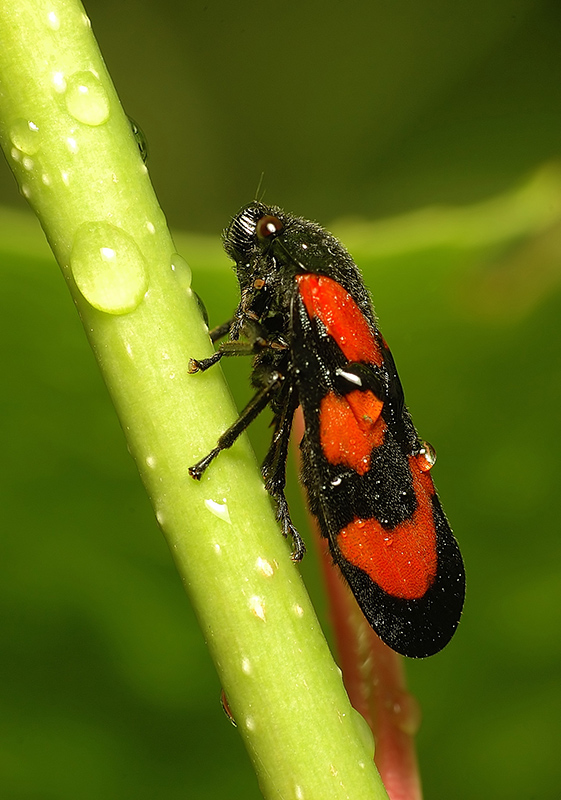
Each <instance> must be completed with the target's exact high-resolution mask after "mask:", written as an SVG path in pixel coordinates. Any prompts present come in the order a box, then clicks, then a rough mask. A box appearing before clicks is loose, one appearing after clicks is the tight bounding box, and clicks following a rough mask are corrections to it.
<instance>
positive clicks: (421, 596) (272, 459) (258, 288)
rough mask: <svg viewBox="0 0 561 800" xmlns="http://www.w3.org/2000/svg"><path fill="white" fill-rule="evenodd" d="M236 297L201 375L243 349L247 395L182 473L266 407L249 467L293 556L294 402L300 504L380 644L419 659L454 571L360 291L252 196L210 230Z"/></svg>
mask: <svg viewBox="0 0 561 800" xmlns="http://www.w3.org/2000/svg"><path fill="white" fill-rule="evenodd" d="M224 247H225V250H226V253H227V254H228V255H229V256H230V257H231V258H232V259H233V261H235V265H236V267H235V268H236V271H237V276H238V280H239V284H240V291H241V299H240V303H239V305H238V307H237V309H236V311H235V313H234V316H233V318H232V319H231V320H228V322H226V323H224V324H223V325H221V326H219V327H218V328H215V329H214V330H213V331H212V332H211V338H212V340H213V341H217V340H218V339H220V338H223V337H224V336H226V334H229V339H228V340H227V341H225V342H223V343H222V344H221V345H220V346H219V348H218V349H217V350H216V352H215V353H214V355H212V356H211V357H210V358H206V359H203V360H200V361H198V360H196V359H192V360H191V362H190V366H189V371H190V372H193V373H194V372H199V371H204V370H206V369H208V368H209V367H211V366H212V365H213V364H216V363H217V362H218V361H219V360H220V359H221V358H224V357H227V356H240V355H251V356H253V372H252V383H253V385H254V387H255V389H256V393H255V395H254V397H253V399H252V400H250V402H249V403H248V405H247V406H246V407H245V409H244V410H243V411H242V412H241V414H240V416H239V418H238V420H237V421H236V422H235V423H234V424H233V425H232V426H231V427H230V428H228V430H226V431H225V432H224V433H223V434H222V435H221V436H220V438H219V439H218V442H217V444H216V447H214V449H213V450H211V451H210V453H208V455H207V456H206V457H205V458H202V459H201V460H200V461H199V462H198V463H197V464H195V465H194V466H193V467H191V468H190V470H189V472H190V474H191V476H192V477H193V478H196V479H200V477H201V475H202V473H203V472H204V471H205V470H206V469H207V467H208V466H209V464H210V463H211V462H212V461H213V459H214V458H216V456H217V455H218V454H219V453H220V452H221V451H222V450H224V449H226V448H228V447H230V446H231V445H232V444H233V443H234V441H235V440H236V439H237V437H238V436H239V435H240V433H241V432H242V431H243V430H245V428H247V426H248V425H249V424H250V423H251V422H252V420H254V419H255V417H257V415H258V414H259V413H260V412H261V411H262V410H263V409H264V408H265V407H266V406H267V405H270V406H271V408H272V411H273V427H274V434H273V439H272V442H271V445H270V448H269V450H268V453H267V455H266V457H265V461H264V463H263V468H262V470H263V477H264V479H265V483H266V487H267V490H268V491H269V493H270V494H271V496H272V497H273V498H274V500H275V501H276V505H277V518H278V519H279V521H280V522H281V524H282V529H283V533H284V535H285V536H287V535H289V536H291V537H292V541H293V558H294V560H299V559H301V558H302V556H303V555H304V552H305V546H304V543H303V541H302V539H301V537H300V535H299V533H298V531H297V530H296V529H295V527H294V525H293V524H292V521H291V519H290V513H289V510H288V505H287V502H286V499H285V495H284V489H285V468H286V458H287V451H288V444H289V437H290V429H291V426H292V420H293V416H294V413H295V411H296V409H297V408H298V406H299V405H301V407H302V410H303V414H304V422H305V431H304V435H303V438H302V441H301V444H300V448H301V455H302V474H301V478H302V482H303V484H304V486H305V488H306V492H307V496H308V504H309V507H310V510H311V511H312V513H313V514H314V516H315V517H316V518H317V520H318V523H319V527H320V531H321V533H322V535H323V536H324V537H325V538H326V539H327V541H328V543H329V548H330V551H331V555H332V557H333V560H334V562H335V563H336V564H337V565H338V567H339V569H340V570H341V572H342V574H343V575H344V577H345V579H346V580H347V582H348V584H349V586H350V587H351V590H352V591H353V593H354V595H355V597H356V599H357V601H358V604H359V606H360V607H361V609H362V612H363V613H364V615H365V617H366V619H367V620H368V622H369V623H370V625H371V626H372V628H373V629H374V630H375V631H376V633H377V634H378V635H379V636H380V638H381V639H382V640H383V641H384V642H385V643H386V644H387V645H389V647H391V648H392V649H393V650H395V651H397V652H398V653H402V654H403V655H406V656H410V657H412V658H421V657H425V656H429V655H432V654H434V653H437V652H438V651H439V650H441V649H442V648H443V647H444V646H445V645H446V644H447V643H448V641H449V640H450V639H451V637H452V635H453V634H454V631H455V630H456V627H457V625H458V621H459V618H460V615H461V611H462V606H463V602H464V594H465V574H464V567H463V562H462V557H461V555H460V550H459V547H458V544H457V542H456V540H455V538H454V536H453V534H452V531H451V529H450V526H449V524H448V522H447V520H446V517H445V515H444V512H443V510H442V507H441V505H440V501H439V499H438V496H437V494H436V492H435V489H434V485H433V482H432V478H431V476H430V468H431V466H432V464H433V463H434V451H432V449H431V448H430V445H427V444H426V443H424V442H423V441H422V440H421V439H420V438H419V436H418V435H417V432H416V430H415V428H414V426H413V423H412V421H411V417H410V415H409V412H408V410H407V408H406V406H405V403H404V396H403V389H402V386H401V382H400V380H399V377H398V374H397V370H396V367H395V363H394V360H393V358H392V355H391V353H390V350H389V349H388V346H387V344H386V342H385V341H384V338H383V337H382V335H381V333H380V331H379V330H378V327H377V322H376V318H375V315H374V311H373V308H372V304H371V300H370V296H369V293H368V291H367V289H366V287H365V285H364V282H363V280H362V277H361V275H360V272H359V270H358V267H357V266H356V265H355V263H354V262H353V260H352V258H351V256H350V255H349V253H348V252H347V250H346V249H345V248H344V247H343V245H342V244H341V243H340V242H339V241H338V240H337V239H336V238H335V237H334V236H332V235H331V234H329V233H328V232H327V231H325V230H324V229H323V228H321V227H320V226H319V225H317V224H316V223H314V222H309V221H308V220H305V219H302V218H300V217H297V216H293V215H292V214H288V213H286V212H284V211H282V209H280V208H278V207H276V206H266V205H264V204H262V203H260V202H253V203H250V204H249V205H247V206H245V207H244V208H242V209H241V211H240V212H239V213H238V214H237V215H236V216H235V217H234V218H233V220H232V222H231V223H230V225H229V227H228V228H227V229H226V231H225V233H224Z"/></svg>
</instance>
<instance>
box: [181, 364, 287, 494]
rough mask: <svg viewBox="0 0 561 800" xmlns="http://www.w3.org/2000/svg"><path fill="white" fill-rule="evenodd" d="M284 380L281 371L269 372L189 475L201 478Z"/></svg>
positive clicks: (269, 399)
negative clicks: (262, 384)
mask: <svg viewBox="0 0 561 800" xmlns="http://www.w3.org/2000/svg"><path fill="white" fill-rule="evenodd" d="M281 382H282V376H281V374H280V373H279V372H276V371H273V372H271V373H270V374H269V376H268V379H267V383H266V384H265V385H264V386H263V387H262V388H261V389H259V391H258V392H257V393H256V394H255V395H254V396H253V397H252V399H251V400H250V401H249V403H248V404H247V405H246V407H245V408H244V410H243V411H242V412H241V414H240V416H239V417H238V418H237V420H236V421H235V422H234V424H233V425H230V427H229V428H228V429H227V430H226V431H224V433H223V434H222V436H221V437H220V438H219V439H218V442H217V443H216V447H214V448H213V449H212V450H211V451H210V453H209V454H208V455H206V456H205V457H204V458H201V460H200V461H197V463H196V464H193V466H192V467H189V475H191V477H192V478H195V480H197V481H198V480H200V479H201V476H202V474H203V472H204V471H205V469H206V468H207V467H208V466H209V464H210V463H211V462H212V461H214V459H215V458H216V456H217V455H218V454H219V453H221V452H222V450H227V449H228V448H229V447H231V446H232V445H233V444H234V442H235V441H236V439H237V438H238V436H240V434H242V433H243V432H244V431H245V429H246V428H247V427H248V425H250V424H251V423H252V422H253V420H254V419H255V418H256V417H257V416H258V415H259V414H260V413H261V412H262V411H263V409H264V408H265V407H266V406H267V405H268V404H269V403H270V402H271V397H272V396H273V395H274V394H275V392H278V390H279V387H280V385H281Z"/></svg>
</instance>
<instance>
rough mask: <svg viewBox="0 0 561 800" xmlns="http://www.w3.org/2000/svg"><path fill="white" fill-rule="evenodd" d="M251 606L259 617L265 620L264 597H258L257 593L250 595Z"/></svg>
mask: <svg viewBox="0 0 561 800" xmlns="http://www.w3.org/2000/svg"><path fill="white" fill-rule="evenodd" d="M249 608H250V609H251V611H252V612H253V614H255V616H256V617H257V618H258V619H260V620H261V621H262V622H265V601H264V600H263V598H262V597H258V596H257V595H253V596H252V597H250V598H249Z"/></svg>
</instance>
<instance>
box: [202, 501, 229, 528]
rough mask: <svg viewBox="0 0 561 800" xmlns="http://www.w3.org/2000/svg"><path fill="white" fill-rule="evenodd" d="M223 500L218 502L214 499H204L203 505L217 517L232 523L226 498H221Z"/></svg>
mask: <svg viewBox="0 0 561 800" xmlns="http://www.w3.org/2000/svg"><path fill="white" fill-rule="evenodd" d="M222 500H223V502H222V503H219V502H217V501H216V500H211V499H210V498H209V499H208V500H205V506H206V507H207V508H208V510H209V511H210V512H211V513H212V514H214V516H215V517H218V519H221V520H223V521H224V522H227V523H228V524H229V525H231V524H232V520H231V519H230V511H229V510H228V503H227V502H226V498H225V497H224V498H222Z"/></svg>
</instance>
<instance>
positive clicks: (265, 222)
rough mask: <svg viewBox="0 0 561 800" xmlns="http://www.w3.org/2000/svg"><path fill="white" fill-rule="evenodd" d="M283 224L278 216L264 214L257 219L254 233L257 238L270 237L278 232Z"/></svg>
mask: <svg viewBox="0 0 561 800" xmlns="http://www.w3.org/2000/svg"><path fill="white" fill-rule="evenodd" d="M283 228H284V225H283V224H282V222H281V221H280V219H279V218H278V217H273V216H272V215H271V214H266V215H265V216H264V217H261V219H259V220H258V221H257V225H256V226H255V233H256V234H257V236H258V238H259V239H270V238H271V237H273V236H274V235H275V234H276V233H280V232H281V231H282V229H283Z"/></svg>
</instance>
